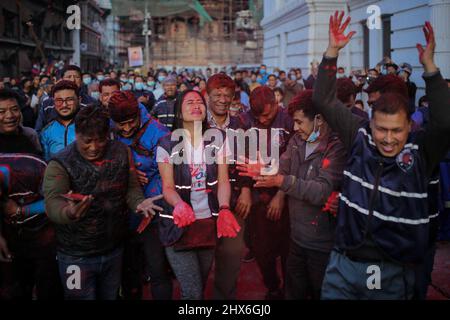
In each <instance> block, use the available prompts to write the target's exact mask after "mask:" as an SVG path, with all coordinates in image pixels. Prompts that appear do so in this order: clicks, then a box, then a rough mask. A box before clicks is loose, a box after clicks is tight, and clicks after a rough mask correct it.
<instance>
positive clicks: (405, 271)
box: [321, 250, 415, 300]
mask: <svg viewBox="0 0 450 320" xmlns="http://www.w3.org/2000/svg"><path fill="white" fill-rule="evenodd" d="M374 269H377V271H374ZM377 282H378V284H377V285H376V286H374V284H376V283H377ZM414 284H415V274H414V269H413V268H411V267H406V266H402V265H398V264H394V263H391V262H388V261H383V262H378V263H377V262H373V263H372V262H356V261H353V260H351V259H350V258H348V257H347V256H345V255H343V254H341V253H339V252H336V251H334V250H333V251H332V252H331V256H330V262H329V263H328V266H327V270H326V271H325V279H324V280H323V284H322V296H321V299H322V300H405V299H406V300H410V299H412V297H413V293H414Z"/></svg>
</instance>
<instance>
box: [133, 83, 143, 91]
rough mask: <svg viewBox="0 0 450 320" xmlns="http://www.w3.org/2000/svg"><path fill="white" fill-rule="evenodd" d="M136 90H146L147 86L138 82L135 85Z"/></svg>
mask: <svg viewBox="0 0 450 320" xmlns="http://www.w3.org/2000/svg"><path fill="white" fill-rule="evenodd" d="M134 88H135V89H136V90H144V88H145V86H144V83H143V82H136V83H135V84H134Z"/></svg>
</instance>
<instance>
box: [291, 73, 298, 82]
mask: <svg viewBox="0 0 450 320" xmlns="http://www.w3.org/2000/svg"><path fill="white" fill-rule="evenodd" d="M289 79H290V80H291V81H296V80H297V77H296V76H295V74H290V75H289Z"/></svg>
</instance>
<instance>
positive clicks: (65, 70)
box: [61, 64, 82, 77]
mask: <svg viewBox="0 0 450 320" xmlns="http://www.w3.org/2000/svg"><path fill="white" fill-rule="evenodd" d="M67 71H76V72H78V74H79V75H80V77H81V74H82V72H81V69H80V67H79V66H76V65H74V64H70V65H68V66H67V67H65V68H64V69H63V71H62V73H61V76H62V77H64V75H65V74H66V72H67Z"/></svg>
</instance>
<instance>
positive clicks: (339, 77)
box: [336, 73, 345, 79]
mask: <svg viewBox="0 0 450 320" xmlns="http://www.w3.org/2000/svg"><path fill="white" fill-rule="evenodd" d="M344 77H345V74H344V73H337V74H336V78H338V79H341V78H344Z"/></svg>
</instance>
